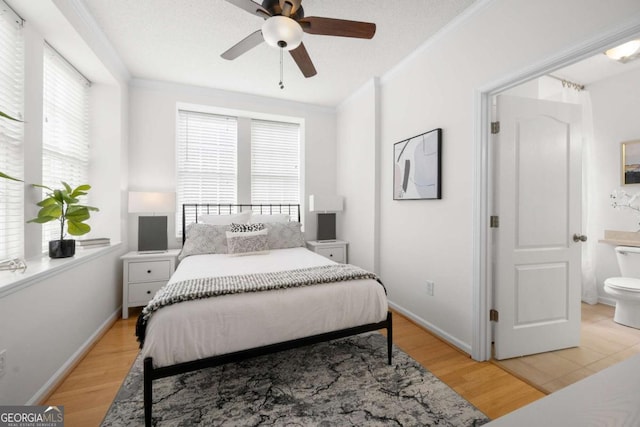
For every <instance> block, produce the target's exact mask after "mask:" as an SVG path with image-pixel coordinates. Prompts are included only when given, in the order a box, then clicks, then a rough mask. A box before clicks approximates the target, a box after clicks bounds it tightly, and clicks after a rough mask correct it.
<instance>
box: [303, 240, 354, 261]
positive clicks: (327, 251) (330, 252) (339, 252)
mask: <svg viewBox="0 0 640 427" xmlns="http://www.w3.org/2000/svg"><path fill="white" fill-rule="evenodd" d="M307 249H309V250H310V251H313V252H315V253H317V254H318V255H322V256H323V257H325V258H329V259H330V260H332V261H335V262H338V263H340V264H346V263H347V242H345V241H343V240H332V241H318V240H310V241H308V242H307Z"/></svg>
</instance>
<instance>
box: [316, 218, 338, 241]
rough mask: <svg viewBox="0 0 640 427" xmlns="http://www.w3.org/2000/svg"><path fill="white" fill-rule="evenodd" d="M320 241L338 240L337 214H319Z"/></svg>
mask: <svg viewBox="0 0 640 427" xmlns="http://www.w3.org/2000/svg"><path fill="white" fill-rule="evenodd" d="M316 240H318V241H319V242H322V241H335V240H336V214H335V213H319V214H318V237H317V239H316Z"/></svg>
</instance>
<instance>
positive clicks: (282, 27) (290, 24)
mask: <svg viewBox="0 0 640 427" xmlns="http://www.w3.org/2000/svg"><path fill="white" fill-rule="evenodd" d="M302 34H303V31H302V27H301V26H300V24H298V23H297V22H296V21H294V20H293V19H291V18H287V17H286V16H281V15H277V16H272V17H271V18H269V19H267V20H266V21H264V24H262V37H263V38H264V41H265V42H267V44H268V45H269V46H273V47H279V48H283V49H286V50H293V49H295V48H297V47H298V46H300V43H302Z"/></svg>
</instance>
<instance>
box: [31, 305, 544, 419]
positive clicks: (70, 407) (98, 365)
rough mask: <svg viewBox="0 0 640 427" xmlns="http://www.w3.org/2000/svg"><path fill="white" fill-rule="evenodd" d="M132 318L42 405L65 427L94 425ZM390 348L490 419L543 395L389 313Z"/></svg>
mask: <svg viewBox="0 0 640 427" xmlns="http://www.w3.org/2000/svg"><path fill="white" fill-rule="evenodd" d="M136 317H137V313H134V311H133V310H132V311H131V316H130V317H129V319H127V320H123V319H120V320H118V321H117V322H116V323H115V324H114V325H113V327H112V328H111V329H110V330H109V331H108V332H107V333H106V334H105V335H104V336H103V337H102V339H100V341H99V342H98V343H97V344H96V345H95V347H94V348H93V349H92V350H91V351H90V352H89V353H88V354H87V355H86V356H85V358H84V359H83V360H82V361H81V362H80V363H79V364H78V366H77V367H76V368H75V369H74V370H73V371H72V372H71V374H70V375H69V376H68V377H67V378H66V379H65V381H64V382H63V383H62V384H61V385H60V386H59V387H58V388H57V389H56V390H55V391H54V392H53V394H52V395H51V396H50V397H49V398H48V399H47V400H46V402H43V403H42V404H43V405H64V412H65V426H66V427H74V426H82V427H85V426H98V425H100V422H101V421H102V418H103V417H104V415H105V413H106V412H107V410H108V408H109V405H110V404H111V401H112V400H113V398H114V397H115V395H116V392H117V391H118V389H119V387H120V384H121V382H122V380H123V379H124V378H125V376H126V374H127V372H128V371H129V367H130V366H131V364H132V363H133V360H134V359H135V357H136V355H137V353H138V347H137V342H136V340H135V337H134V331H135V321H136ZM393 320H394V321H393V329H394V343H395V344H396V345H397V346H398V347H400V348H401V349H402V350H404V351H405V352H406V353H408V354H409V355H410V356H411V357H413V358H414V359H415V360H417V361H418V362H419V363H421V364H422V365H423V366H424V367H425V368H427V369H428V370H429V371H431V372H432V373H433V374H434V375H436V376H437V377H438V378H440V379H441V380H442V381H444V382H445V383H446V384H448V385H449V386H450V387H451V388H453V389H454V390H455V391H456V392H458V393H459V394H460V395H462V396H463V397H464V398H465V399H467V400H468V401H470V402H471V403H472V404H474V405H475V406H476V407H477V408H478V409H480V410H481V411H482V412H484V413H485V414H486V415H487V416H488V417H489V418H491V419H494V418H497V417H499V416H501V415H504V414H507V413H509V412H511V411H514V410H515V409H518V408H519V407H521V406H524V405H526V404H528V403H530V402H533V401H535V400H537V399H539V398H541V397H543V396H544V393H542V392H540V391H539V390H536V389H535V388H534V387H531V386H530V385H528V384H526V383H525V382H523V381H521V380H520V379H518V378H516V377H515V376H513V375H511V374H509V373H507V372H506V371H504V370H503V369H501V368H500V367H498V366H496V365H495V364H493V363H490V362H475V361H474V360H472V359H471V358H470V357H469V356H468V355H467V354H465V353H463V352H461V351H459V350H457V349H456V348H454V347H452V346H450V345H448V344H446V343H445V342H444V341H442V340H440V339H438V338H436V337H435V336H433V335H431V334H430V333H428V332H426V331H425V330H424V329H422V328H421V327H419V326H417V325H416V324H414V323H413V322H411V321H410V320H408V319H406V318H405V317H403V316H401V315H400V314H398V313H394V319H393Z"/></svg>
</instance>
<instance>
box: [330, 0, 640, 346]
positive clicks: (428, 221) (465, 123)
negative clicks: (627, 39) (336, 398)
mask: <svg viewBox="0 0 640 427" xmlns="http://www.w3.org/2000/svg"><path fill="white" fill-rule="evenodd" d="M567 17H571V18H570V19H568V18H567ZM639 18H640V3H638V2H637V1H634V0H617V1H614V2H608V3H606V4H605V3H601V2H598V1H595V0H590V1H587V2H585V1H582V0H567V1H562V2H556V1H553V0H543V1H538V2H527V1H522V0H519V1H513V0H494V1H482V2H479V3H477V4H476V5H474V6H472V7H471V8H470V10H469V11H468V12H467V14H466V15H463V16H462V17H460V18H458V19H457V20H456V22H454V23H453V24H452V25H450V26H449V27H448V28H447V29H445V30H444V31H442V32H441V33H439V34H438V35H437V36H436V37H434V38H433V39H432V40H430V41H428V42H427V43H426V44H425V45H424V46H423V47H421V48H420V49H418V50H417V51H416V52H414V53H413V54H412V55H410V57H409V58H407V59H406V60H405V61H403V63H401V64H399V65H398V66H397V67H396V68H395V69H393V70H392V71H390V72H389V73H387V74H386V75H384V76H382V78H381V87H380V120H381V156H380V157H381V163H380V165H381V167H380V172H381V174H380V177H381V185H380V192H379V196H380V204H381V206H380V274H381V277H382V280H383V282H384V283H385V285H386V287H387V290H388V292H389V299H390V300H391V302H392V303H394V304H396V305H397V306H398V307H399V308H400V309H401V310H402V311H404V312H405V313H409V314H411V315H412V316H413V317H414V319H416V320H417V321H419V322H420V323H422V324H423V325H425V326H427V327H429V328H431V329H432V330H434V331H435V332H436V333H439V334H440V335H441V336H443V337H445V338H446V339H448V340H449V341H451V342H452V343H454V344H456V345H458V346H459V347H461V348H462V349H464V350H466V351H470V349H471V344H470V343H471V338H472V337H471V335H472V332H471V326H472V318H471V316H472V312H473V310H472V309H473V307H472V291H473V290H472V282H473V277H472V274H473V271H472V266H473V259H472V245H473V232H474V230H473V222H472V221H473V209H474V206H473V197H474V188H475V187H474V186H475V183H474V168H475V167H476V166H477V165H476V164H475V163H474V162H475V160H474V146H473V144H474V141H475V136H476V133H477V132H478V130H477V129H476V127H475V121H474V118H475V114H476V111H475V110H474V108H475V107H474V106H475V103H474V101H475V96H476V91H477V90H478V89H479V88H482V87H487V86H489V85H491V84H494V82H496V81H501V80H503V79H504V78H505V77H506V76H509V75H513V74H516V73H522V71H523V70H526V69H528V68H529V67H531V66H532V65H533V64H540V63H542V62H543V61H546V60H548V59H549V58H552V57H554V56H555V55H557V54H558V53H559V52H562V51H568V50H569V49H571V48H573V47H575V46H577V45H580V44H581V43H584V42H585V41H586V40H591V38H592V37H593V36H594V34H596V33H598V34H601V33H603V32H605V31H613V30H614V29H615V28H617V27H618V26H620V25H622V24H626V25H629V23H630V22H638V19H639ZM340 120H342V118H339V121H340ZM438 127H440V128H442V129H443V171H442V177H443V179H442V185H443V188H442V192H443V198H442V200H424V201H393V200H392V197H391V194H392V193H391V187H392V181H391V180H392V162H393V160H392V147H393V144H394V143H395V142H397V141H400V140H402V139H405V138H407V137H410V136H412V135H416V134H419V133H421V132H425V131H428V130H431V129H434V128H438ZM344 132H346V130H345V131H344ZM347 143H348V141H347ZM356 174H357V172H355V171H354V172H353V173H352V174H348V175H346V176H344V177H343V178H344V179H356ZM373 185H375V184H374V183H370V187H369V188H371V186H373ZM363 191H365V190H364V189H363ZM345 214H346V215H350V214H348V213H346V212H345ZM343 221H345V222H346V221H350V219H343ZM426 280H433V281H435V295H434V296H428V295H427V294H426V291H425V281H426Z"/></svg>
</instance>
